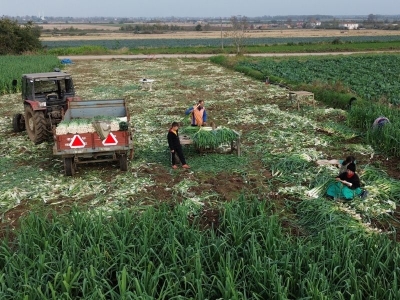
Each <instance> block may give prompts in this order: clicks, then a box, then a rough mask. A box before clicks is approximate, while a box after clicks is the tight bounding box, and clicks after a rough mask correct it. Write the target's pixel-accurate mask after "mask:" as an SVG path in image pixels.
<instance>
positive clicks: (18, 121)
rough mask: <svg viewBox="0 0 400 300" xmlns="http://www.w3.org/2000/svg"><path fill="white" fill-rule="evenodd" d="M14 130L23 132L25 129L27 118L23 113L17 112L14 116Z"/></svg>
mask: <svg viewBox="0 0 400 300" xmlns="http://www.w3.org/2000/svg"><path fill="white" fill-rule="evenodd" d="M12 125H13V130H14V132H21V131H24V130H25V120H24V116H23V115H22V114H15V115H14V117H13V122H12Z"/></svg>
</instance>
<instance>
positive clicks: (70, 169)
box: [64, 157, 75, 176]
mask: <svg viewBox="0 0 400 300" xmlns="http://www.w3.org/2000/svg"><path fill="white" fill-rule="evenodd" d="M64 171H65V175H66V176H73V175H74V174H75V164H74V158H73V157H66V158H64Z"/></svg>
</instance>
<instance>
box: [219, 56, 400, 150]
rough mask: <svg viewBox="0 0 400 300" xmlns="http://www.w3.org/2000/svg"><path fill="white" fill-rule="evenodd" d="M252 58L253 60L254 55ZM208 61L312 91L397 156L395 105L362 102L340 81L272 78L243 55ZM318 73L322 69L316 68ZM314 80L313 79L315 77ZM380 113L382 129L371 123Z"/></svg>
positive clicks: (399, 132) (399, 114)
mask: <svg viewBox="0 0 400 300" xmlns="http://www.w3.org/2000/svg"><path fill="white" fill-rule="evenodd" d="M252 59H253V60H254V58H252ZM261 59H262V58H261ZM211 61H212V62H214V63H217V64H221V65H223V66H225V67H228V68H232V69H235V70H236V71H239V72H242V73H244V74H246V75H248V76H251V77H253V78H256V79H258V80H265V78H266V77H267V76H268V78H269V82H270V83H273V84H280V85H285V86H287V87H288V88H290V89H293V90H308V91H311V92H313V93H314V95H315V99H316V100H318V101H321V102H323V103H325V104H326V105H328V106H331V107H333V108H342V109H346V110H349V114H348V124H349V125H350V126H352V127H354V128H360V129H362V130H364V132H365V137H366V141H367V142H368V143H370V144H371V145H373V146H374V147H375V148H376V150H377V151H378V152H381V153H385V154H387V155H393V156H396V157H399V156H400V147H399V142H400V121H399V120H400V111H399V110H398V108H397V107H396V106H392V105H387V104H382V103H380V102H377V101H375V102H373V101H372V100H370V101H365V100H363V99H361V98H360V97H358V96H357V95H355V94H354V93H351V92H349V91H350V90H351V86H350V87H345V86H340V84H339V86H337V85H338V83H332V84H331V85H329V84H321V83H319V84H317V83H316V84H306V83H301V82H294V81H290V80H288V79H287V78H280V77H276V76H274V75H270V74H268V73H265V72H268V71H267V70H264V71H265V72H264V71H263V72H261V71H260V70H258V69H252V67H251V65H250V64H245V65H243V64H241V63H242V62H243V61H246V58H239V59H238V58H228V57H225V56H216V57H213V58H211ZM319 72H322V70H319ZM315 81H316V82H317V81H318V78H316V79H315ZM352 97H354V98H356V101H350V100H351V98H352ZM382 97H384V96H382ZM380 116H385V117H386V118H388V119H389V120H390V122H391V123H390V125H389V126H385V127H384V128H383V130H376V128H374V127H373V126H372V124H373V122H374V120H375V119H376V118H378V117H380Z"/></svg>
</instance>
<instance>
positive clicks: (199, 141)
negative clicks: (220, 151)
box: [193, 127, 238, 148]
mask: <svg viewBox="0 0 400 300" xmlns="http://www.w3.org/2000/svg"><path fill="white" fill-rule="evenodd" d="M237 137H238V136H237V134H236V133H235V132H234V131H233V130H231V129H228V128H222V127H221V128H217V129H215V130H205V129H203V128H200V129H199V130H198V131H197V132H196V133H195V134H194V135H193V143H194V144H195V145H196V146H197V147H198V148H216V147H218V146H220V145H222V144H227V143H231V142H233V141H235V140H236V139H237Z"/></svg>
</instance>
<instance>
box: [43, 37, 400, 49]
mask: <svg viewBox="0 0 400 300" xmlns="http://www.w3.org/2000/svg"><path fill="white" fill-rule="evenodd" d="M334 40H337V38H334V37H289V38H283V37H282V38H275V37H264V38H246V39H245V41H244V44H245V45H249V46H250V45H275V44H299V43H331V42H333V41H334ZM340 41H343V42H348V43H351V42H391V41H400V36H345V37H340ZM42 45H43V46H44V47H46V48H48V49H53V48H69V47H81V46H100V47H104V48H107V49H120V48H123V47H126V48H130V49H135V48H160V47H200V46H203V47H217V46H219V45H221V39H220V38H211V39H129V40H117V39H110V40H84V39H83V40H75V41H42ZM224 45H225V46H232V45H233V40H232V39H230V38H225V39H224Z"/></svg>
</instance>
